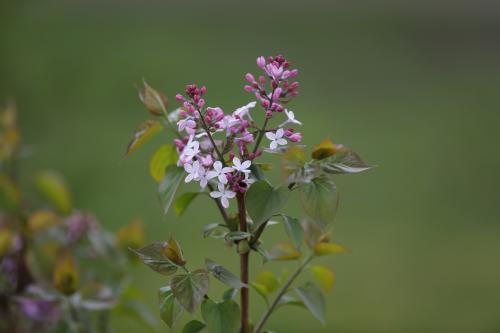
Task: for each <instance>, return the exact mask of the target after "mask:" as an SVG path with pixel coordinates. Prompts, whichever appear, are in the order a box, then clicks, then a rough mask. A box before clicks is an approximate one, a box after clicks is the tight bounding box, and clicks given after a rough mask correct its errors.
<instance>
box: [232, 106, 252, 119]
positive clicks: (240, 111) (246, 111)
mask: <svg viewBox="0 0 500 333" xmlns="http://www.w3.org/2000/svg"><path fill="white" fill-rule="evenodd" d="M256 104H257V102H255V101H254V102H250V103H248V104H247V105H244V106H242V107H239V108H237V109H236V110H235V111H234V112H233V116H235V117H236V116H237V117H239V118H240V119H243V117H244V116H246V115H248V119H250V120H252V116H251V115H250V109H253V108H254V107H255V105H256Z"/></svg>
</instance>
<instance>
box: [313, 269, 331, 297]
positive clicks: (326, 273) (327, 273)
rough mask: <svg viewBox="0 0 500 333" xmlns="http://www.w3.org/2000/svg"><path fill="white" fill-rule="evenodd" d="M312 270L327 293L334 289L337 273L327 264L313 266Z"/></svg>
mask: <svg viewBox="0 0 500 333" xmlns="http://www.w3.org/2000/svg"><path fill="white" fill-rule="evenodd" d="M311 272H312V274H313V276H314V278H315V279H316V281H317V282H318V284H319V286H320V287H321V289H322V290H323V291H324V292H325V293H329V292H330V291H332V289H333V286H334V285H335V273H334V272H333V271H332V270H331V269H330V268H328V267H325V266H313V267H311Z"/></svg>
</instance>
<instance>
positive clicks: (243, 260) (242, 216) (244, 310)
mask: <svg viewBox="0 0 500 333" xmlns="http://www.w3.org/2000/svg"><path fill="white" fill-rule="evenodd" d="M236 200H237V201H238V216H239V220H240V231H243V232H246V231H247V217H246V208H245V195H244V194H243V193H238V194H237V195H236ZM249 256H250V251H246V252H245V253H240V277H241V282H243V283H244V284H246V285H248V262H249ZM248 303H249V293H248V287H243V288H241V333H250V332H249V330H248Z"/></svg>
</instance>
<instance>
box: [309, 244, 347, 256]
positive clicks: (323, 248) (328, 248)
mask: <svg viewBox="0 0 500 333" xmlns="http://www.w3.org/2000/svg"><path fill="white" fill-rule="evenodd" d="M348 252H349V250H348V249H347V248H345V247H343V246H342V245H339V244H335V243H326V242H321V243H318V244H316V245H315V246H314V254H316V255H317V256H325V255H328V254H339V253H348Z"/></svg>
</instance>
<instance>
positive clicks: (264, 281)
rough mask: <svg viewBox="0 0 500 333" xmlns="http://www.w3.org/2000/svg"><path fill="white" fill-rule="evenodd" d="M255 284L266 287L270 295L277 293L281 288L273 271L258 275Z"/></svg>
mask: <svg viewBox="0 0 500 333" xmlns="http://www.w3.org/2000/svg"><path fill="white" fill-rule="evenodd" d="M255 282H257V283H258V284H260V285H262V286H264V287H265V288H266V290H267V292H268V293H272V292H274V291H276V289H278V287H279V281H278V279H277V278H276V275H274V273H273V272H271V271H262V272H260V273H259V274H258V275H257V277H256V279H255Z"/></svg>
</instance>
